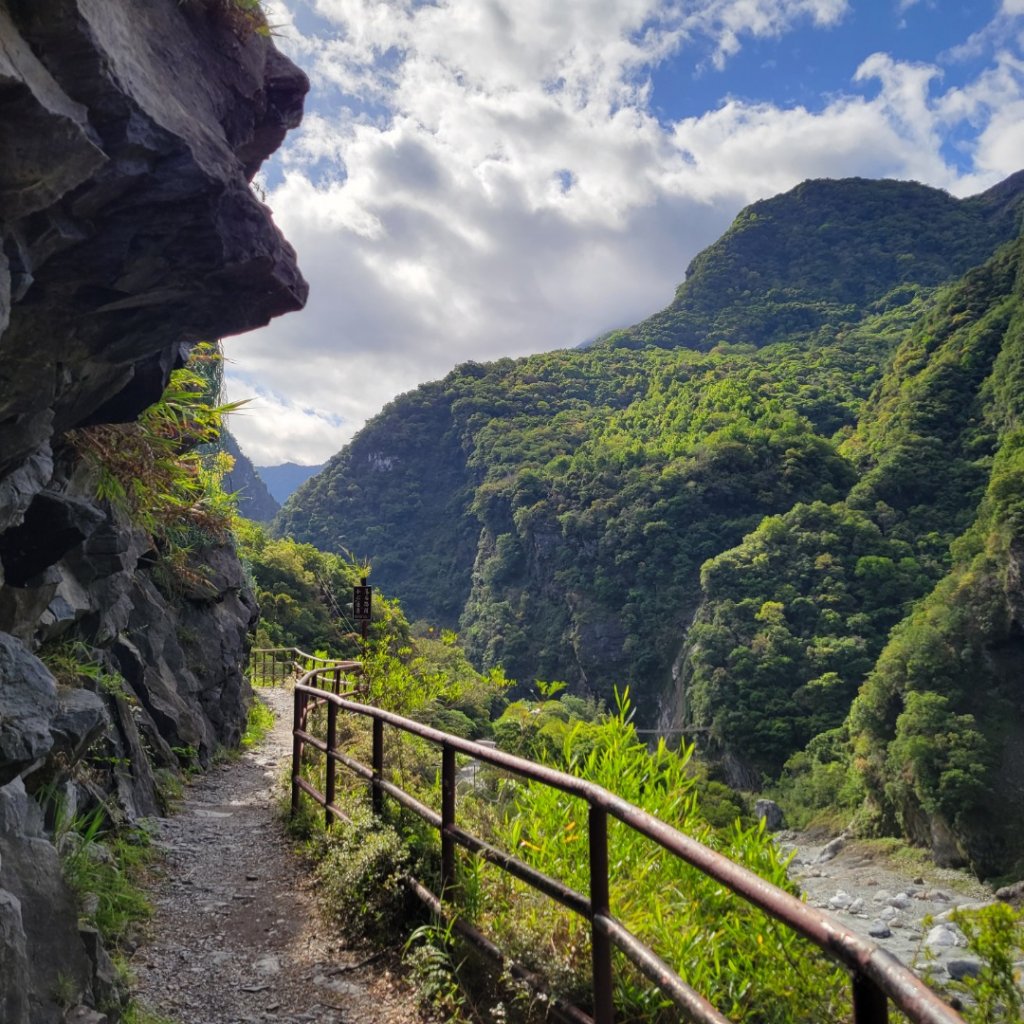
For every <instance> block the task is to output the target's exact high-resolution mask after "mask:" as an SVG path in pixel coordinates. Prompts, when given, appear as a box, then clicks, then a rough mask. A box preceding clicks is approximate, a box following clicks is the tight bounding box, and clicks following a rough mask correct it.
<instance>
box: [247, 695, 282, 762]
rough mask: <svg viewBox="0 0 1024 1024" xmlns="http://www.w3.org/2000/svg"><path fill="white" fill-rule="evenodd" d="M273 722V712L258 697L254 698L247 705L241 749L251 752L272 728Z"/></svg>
mask: <svg viewBox="0 0 1024 1024" xmlns="http://www.w3.org/2000/svg"><path fill="white" fill-rule="evenodd" d="M275 721H276V720H275V718H274V712H273V711H271V710H270V708H269V707H267V705H266V704H264V702H263V701H262V700H260V699H259V697H256V698H254V700H253V702H252V703H251V704H250V705H249V713H248V716H247V718H246V724H245V732H244V733H243V734H242V742H241V745H242V747H243V748H244V749H245V750H251V749H252V748H253V747H255V746H257V745H258V744H259V742H260V741H261V740H262V739H263V738H264V736H266V735H267V733H269V732H270V731H271V730H272V729H273V728H274V723H275Z"/></svg>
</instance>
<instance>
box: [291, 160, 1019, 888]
mask: <svg viewBox="0 0 1024 1024" xmlns="http://www.w3.org/2000/svg"><path fill="white" fill-rule="evenodd" d="M1022 196H1024V173H1021V174H1017V175H1014V176H1013V177H1012V178H1010V179H1007V181H1005V182H1003V183H1001V184H1000V185H998V186H996V187H995V188H993V189H990V190H988V191H987V192H985V193H983V194H982V195H980V196H976V197H972V198H970V199H964V200H958V199H954V198H953V197H951V196H949V195H947V194H946V193H943V192H940V191H939V190H936V189H930V188H927V187H926V186H922V185H917V184H914V183H904V182H869V181H865V180H863V179H849V180H846V181H832V182H828V181H815V182H805V183H804V184H803V185H800V186H798V187H797V188H796V189H794V190H792V191H791V192H789V193H786V194H785V195H782V196H777V197H775V198H773V199H770V200H765V201H764V202H762V203H757V204H754V205H753V206H751V207H748V208H747V209H746V210H744V211H742V212H741V213H740V215H739V216H738V217H737V218H736V221H735V222H734V224H733V226H732V227H731V228H730V229H729V231H728V232H726V234H725V235H724V236H723V237H722V239H720V240H719V241H718V242H716V243H715V244H714V245H712V246H710V247H709V248H708V249H706V250H705V251H704V252H703V253H701V254H700V255H698V256H697V257H696V258H695V259H694V261H693V262H692V264H691V266H690V269H689V272H688V277H687V280H686V281H685V282H684V284H682V285H681V286H680V288H679V290H678V291H677V294H676V298H675V300H674V301H673V303H672V305H671V306H669V308H668V309H666V310H663V311H662V312H661V313H659V314H656V315H655V316H653V317H651V318H649V319H648V320H645V321H643V322H642V323H641V324H638V325H637V326H636V327H633V328H630V329H628V330H625V331H617V332H612V333H611V334H610V335H608V336H606V337H604V338H602V339H599V340H598V341H597V342H596V343H595V344H593V345H591V346H589V347H588V348H586V349H574V350H566V351H559V352H551V353H546V354H543V355H538V356H530V357H527V358H524V359H518V360H512V359H502V360H498V361H496V362H494V363H490V364H485V365H481V364H476V363H467V364H464V365H462V366H460V367H457V368H456V369H455V370H454V371H452V373H450V374H449V375H448V376H447V377H445V378H444V379H443V380H441V381H436V382H432V383H430V384H426V385H423V386H422V387H420V388H417V389H416V390H415V391H412V392H409V393H408V394H406V395H402V396H400V397H399V398H397V399H395V400H394V401H393V402H392V403H390V404H389V405H388V406H387V407H386V408H385V409H384V410H383V411H382V412H381V413H380V414H379V415H378V416H377V417H375V418H374V419H373V420H371V421H370V422H369V423H367V425H366V426H365V427H364V428H363V430H361V431H360V432H359V433H358V434H357V435H356V436H355V438H353V440H352V442H351V443H350V444H349V445H347V446H346V447H345V448H344V449H343V450H342V451H341V452H339V453H338V454H337V455H335V456H334V457H333V458H332V459H331V460H330V461H329V462H328V464H327V466H326V467H325V468H324V470H323V472H322V473H320V474H319V475H318V476H317V477H316V478H315V479H313V480H311V481H308V482H307V483H306V484H305V485H303V486H302V487H300V488H299V490H298V491H297V492H296V493H295V494H294V495H293V496H292V497H291V498H290V499H289V501H288V502H287V503H286V504H285V506H284V508H283V509H282V511H281V513H280V514H279V516H278V518H277V520H276V524H277V529H279V530H281V531H283V532H286V533H289V534H291V535H292V536H294V537H295V538H296V539H298V540H305V541H310V542H312V543H314V544H317V545H318V546H320V547H324V548H327V549H329V550H339V549H341V548H345V549H347V550H351V551H352V552H353V553H355V554H356V555H357V556H359V557H366V558H369V559H370V560H371V562H372V564H373V576H374V582H376V583H378V584H379V585H381V586H382V587H384V588H385V589H386V590H387V591H388V592H389V593H393V594H395V595H397V596H398V597H399V598H401V599H402V601H403V605H404V606H405V608H406V611H407V613H408V614H409V617H410V618H425V619H428V620H431V621H433V622H436V623H439V624H443V625H447V626H452V627H458V628H459V629H460V631H461V633H462V636H463V640H464V642H465V644H466V645H467V649H468V650H469V651H470V653H471V655H472V656H473V657H474V659H475V660H476V661H477V662H478V663H479V664H481V665H483V666H488V665H493V664H499V663H500V664H502V665H504V667H505V668H506V670H507V671H508V673H509V675H510V676H512V677H513V678H517V679H519V680H521V681H522V682H523V684H524V685H525V684H529V683H530V681H531V680H533V679H535V678H541V679H561V680H565V681H566V682H568V683H569V684H570V686H571V687H572V688H573V689H574V690H576V691H578V692H580V693H592V694H596V695H598V696H600V697H603V698H605V699H606V700H610V699H611V698H612V693H613V688H614V687H616V686H618V687H621V686H623V685H625V684H629V685H630V686H631V689H632V693H633V697H634V704H635V706H636V707H637V708H638V714H639V717H640V718H641V719H643V720H646V721H647V722H648V723H654V722H656V721H659V720H660V721H661V722H662V723H663V724H666V725H668V724H676V723H682V724H684V725H699V726H700V727H701V728H702V729H703V730H706V731H704V732H702V733H701V737H702V743H703V747H704V753H705V756H707V757H709V758H711V759H713V760H714V761H715V763H717V764H718V765H719V769H720V770H721V771H722V772H723V773H724V774H725V776H726V777H728V778H730V779H731V780H732V781H734V782H741V783H743V784H744V785H747V786H754V787H756V786H758V785H760V784H761V783H762V781H763V780H764V779H775V778H777V777H779V775H780V773H781V774H783V775H785V773H786V772H789V773H790V775H788V776H786V777H788V778H790V780H791V782H792V784H793V785H794V786H797V785H804V783H803V782H800V781H799V780H810V781H807V782H806V786H805V790H806V792H805V793H804V797H807V799H811V797H809V796H807V794H808V793H816V794H818V796H815V797H814V799H819V798H820V797H821V794H826V796H825V797H824V799H826V800H827V801H831V802H832V804H833V805H834V804H837V803H839V802H841V801H842V800H854V799H857V800H864V801H866V804H867V805H869V806H870V807H871V815H872V817H871V818H870V820H871V821H872V822H873V823H874V824H873V826H872V827H875V828H877V829H879V830H882V831H894V830H901V831H903V832H904V833H905V834H908V835H911V836H913V837H914V838H915V839H917V840H918V841H922V842H927V843H929V844H931V845H932V847H933V849H935V850H936V852H937V854H939V856H940V857H941V858H942V859H944V860H945V861H946V862H956V861H969V862H971V863H973V864H974V865H975V866H976V868H977V869H978V870H979V871H984V872H987V873H992V872H993V871H996V870H1007V869H1009V868H1010V867H1011V866H1012V865H1013V864H1014V863H1015V862H1016V861H1017V860H1018V859H1020V862H1021V864H1022V865H1024V829H1021V830H1019V833H1018V831H1015V829H1016V826H1015V825H1013V823H1012V822H1010V821H1009V818H1007V820H1006V821H1003V820H1001V819H1000V820H998V821H997V820H996V819H998V818H999V817H1000V816H999V814H998V811H997V808H998V805H999V801H1000V800H1003V801H1004V802H1005V801H1010V803H1013V801H1014V800H1016V797H1014V796H1013V794H1014V793H1015V792H1017V790H1015V789H1014V788H1013V787H1015V786H1016V787H1018V788H1021V784H1022V783H1024V772H1021V771H1017V769H1016V768H1015V767H1014V766H1015V765H1017V763H1018V760H1019V758H1017V752H1018V746H1019V747H1020V748H1021V749H1024V706H1022V701H1021V698H1020V697H1019V694H1017V691H1015V690H1014V688H1013V686H1012V685H1011V684H1010V677H1011V676H1012V672H1011V671H1010V669H1009V667H1008V666H1009V665H1010V664H1012V663H1014V659H1015V658H1017V657H1018V651H1017V646H1015V645H1016V644H1017V640H1016V639H1015V637H1017V636H1018V635H1019V634H1020V635H1024V593H1022V592H1021V591H1020V586H1019V579H1020V577H1021V574H1022V572H1024V554H1021V552H1024V513H1021V512H1020V511H1019V508H1018V503H1017V498H1016V496H1017V495H1018V494H1024V464H1022V463H1021V461H1020V458H1019V450H1024V442H1021V441H1020V440H1019V431H1018V429H1017V428H1016V426H1015V424H1016V423H1017V422H1019V416H1020V414H1021V412H1024V410H1018V406H1019V403H1020V401H1021V399H1020V397H1019V396H1022V395H1024V369H1022V368H1021V366H1022V365H1024V364H1022V363H1021V361H1020V352H1021V351H1024V314H1022V313H1021V302H1022V295H1021V292H1022V280H1024V269H1022V266H1024V264H1022V255H1021V251H1022V247H1024V242H1021V241H1020V239H1019V238H1018V235H1019V232H1020V228H1021V213H1022V209H1024V206H1022ZM971 268H975V269H971ZM1017 446H1019V449H1018V447H1017ZM972 531H973V532H972ZM951 542H952V547H951ZM985 558H987V559H988V561H985ZM979 560H980V561H979ZM1015 574H1016V575H1015ZM1015 580H1016V581H1017V582H1014V581H1015ZM951 581H952V582H951ZM943 588H944V589H943ZM972 588H973V589H972ZM953 591H955V592H956V593H957V594H959V595H963V598H962V599H963V601H964V607H963V608H962V609H959V608H958V610H957V614H956V615H954V616H952V617H948V616H944V615H943V614H942V607H943V604H942V602H943V601H947V603H948V595H949V594H950V593H952V592H953ZM1000 594H1002V595H1004V596H1003V597H1002V598H1001V597H999V595H1000ZM935 595H939V596H935ZM942 595H946V596H942ZM915 602H920V604H918V605H916V604H915ZM920 617H923V618H920ZM918 618H920V621H918ZM890 635H891V637H892V638H893V639H892V641H891V643H894V644H895V643H897V638H900V639H899V640H898V645H902V646H898V649H897V648H892V647H891V645H890ZM929 638H930V639H929ZM915 645H916V646H915ZM912 648H913V651H914V653H913V654H912V655H911V654H907V653H906V652H908V651H911V649H912ZM947 650H948V651H949V652H951V653H950V657H949V659H946V660H944V658H945V654H944V653H943V652H946V651H947ZM900 651H902V652H904V653H903V654H901V653H899V652H900ZM907 658H912V659H914V658H916V661H912V665H930V666H932V668H933V669H934V672H935V673H937V675H936V676H935V679H934V680H930V679H929V676H928V673H927V672H921V671H918V670H917V669H916V668H913V669H912V670H911V669H908V667H907V662H906V659H907ZM901 659H903V660H901ZM958 659H959V660H958ZM1016 663H1017V664H1019V660H1018V661H1017V662H1016ZM958 673H967V674H969V675H970V677H971V679H972V680H980V681H981V683H980V684H979V687H978V688H977V690H976V692H972V693H970V692H968V691H969V690H970V687H966V689H965V685H966V684H964V685H961V683H960V682H959V681H958V680H959V676H958ZM1017 689H1018V690H1019V687H1018V688H1017ZM858 692H861V693H862V697H861V698H860V699H858V700H855V698H856V697H857V694H858ZM917 693H926V694H928V696H927V697H924V698H919V697H916V696H912V694H917ZM1000 723H1002V724H1000ZM1007 723H1013V725H1012V730H1013V739H1012V742H1011V743H1009V745H1008V746H1007V745H1006V743H1007V741H1006V737H1005V734H1004V733H1005V728H1004V727H1005V726H1006V724H1007ZM1000 729H1004V732H1003V733H1001V732H1000ZM929 730H930V731H931V732H932V733H934V737H935V738H936V739H935V742H936V743H939V745H940V746H941V745H942V744H943V743H944V744H946V747H945V748H944V749H943V750H942V751H939V753H937V754H935V756H932V754H931V753H929V752H928V751H927V750H925V749H924V748H923V747H922V746H921V744H920V743H919V742H918V738H919V737H920V736H921V735H927V734H928V733H929ZM1015 744H1016V745H1015ZM805 747H806V752H805V750H804V748H805ZM794 758H795V759H796V760H791V759H794ZM800 758H803V760H800ZM1021 763H1024V762H1021ZM908 765H910V766H912V767H913V771H914V773H916V774H914V775H911V774H910V768H908V767H907V766H908ZM784 766H789V767H785V771H783V769H784ZM997 766H999V771H1000V772H1001V773H1002V774H1001V775H1000V774H999V772H997V771H996V768H997ZM993 773H995V774H993ZM793 780H797V781H795V782H794V781H793ZM829 780H831V781H829ZM837 780H838V781H837ZM826 782H827V783H828V784H827V785H826ZM840 782H842V783H843V784H844V785H845V784H846V782H849V785H848V786H847V789H846V790H844V793H845V795H842V794H840V793H839V789H838V788H837V787H838V786H839V784H840ZM829 786H831V787H832V788H831V789H830V788H829ZM858 787H859V788H858ZM979 787H981V788H982V789H984V787H988V791H989V792H990V793H991V794H993V796H992V798H991V799H988V798H986V800H985V801H982V802H979V798H978V794H979V792H981V791H982V790H981V789H979ZM794 792H795V790H794ZM801 792H803V791H801ZM851 794H852V795H851ZM804 797H801V799H804ZM972 801H974V802H975V803H973V804H972ZM975 804H976V805H977V808H980V809H978V810H977V811H976V813H975ZM1007 806H1009V805H1007ZM1013 807H1014V808H1015V810H1014V812H1013V814H1012V815H1010V816H1009V817H1012V818H1013V821H1017V820H1024V807H1021V808H1020V809H1019V810H1020V814H1019V815H1017V813H1016V804H1015V803H1014V804H1013ZM1003 817H1006V816H1005V815H1004V816H1003ZM986 830H988V831H987V832H986ZM989 833H990V834H989Z"/></svg>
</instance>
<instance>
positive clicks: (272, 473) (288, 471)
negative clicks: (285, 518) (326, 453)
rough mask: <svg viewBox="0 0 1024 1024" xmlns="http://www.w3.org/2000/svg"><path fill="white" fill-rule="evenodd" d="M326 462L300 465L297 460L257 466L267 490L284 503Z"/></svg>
mask: <svg viewBox="0 0 1024 1024" xmlns="http://www.w3.org/2000/svg"><path fill="white" fill-rule="evenodd" d="M324 465H325V464H324V463H322V462H321V463H320V465H318V466H300V465H299V464H298V463H297V462H282V463H281V464H280V465H277V466H257V467H256V471H257V472H258V473H259V475H260V477H261V478H262V480H263V482H264V483H265V484H266V486H267V490H268V491H270V493H271V494H272V495H273V496H274V498H275V500H276V501H278V502H279V503H280V504H282V505H283V504H284V503H285V502H286V501H287V500H288V498H289V497H291V495H292V494H293V493H294V492H295V491H296V490H297V489H298V488H299V487H301V486H302V484H304V483H305V482H306V481H307V480H308V479H309V478H310V477H311V476H315V475H316V474H317V473H319V472H320V470H322V469H323V468H324Z"/></svg>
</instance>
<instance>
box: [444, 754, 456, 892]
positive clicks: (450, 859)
mask: <svg viewBox="0 0 1024 1024" xmlns="http://www.w3.org/2000/svg"><path fill="white" fill-rule="evenodd" d="M455 781H456V778H455V751H454V749H453V748H452V747H450V746H449V745H448V744H447V743H445V744H442V746H441V898H442V899H444V898H445V897H446V896H447V895H448V890H449V889H451V887H452V886H453V885H454V884H455V838H454V836H453V835H452V832H451V830H452V829H453V828H454V827H455Z"/></svg>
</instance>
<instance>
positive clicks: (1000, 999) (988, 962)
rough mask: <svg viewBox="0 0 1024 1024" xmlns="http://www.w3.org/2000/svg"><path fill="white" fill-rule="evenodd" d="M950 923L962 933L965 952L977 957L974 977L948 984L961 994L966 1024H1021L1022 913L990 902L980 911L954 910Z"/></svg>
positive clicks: (1023, 997)
mask: <svg viewBox="0 0 1024 1024" xmlns="http://www.w3.org/2000/svg"><path fill="white" fill-rule="evenodd" d="M950 920H952V922H953V923H954V924H955V925H956V926H957V927H958V928H959V929H960V930H961V931H962V932H963V933H964V936H965V937H966V939H967V949H968V950H969V951H970V952H971V953H973V954H974V955H975V956H977V957H978V958H979V960H980V961H981V968H980V969H979V971H978V973H977V974H976V975H974V976H967V977H965V978H964V979H962V980H961V981H954V982H951V983H950V984H949V985H948V988H949V990H950V991H953V992H957V993H961V994H963V995H964V996H965V997H966V998H965V999H964V1000H963V1002H962V1009H961V1013H962V1014H963V1016H964V1019H965V1020H967V1021H968V1024H1021V1022H1022V1021H1024V990H1022V988H1021V969H1020V966H1019V965H1020V962H1021V960H1022V959H1024V913H1022V912H1021V911H1019V910H1014V909H1013V908H1011V907H1009V906H1007V905H1006V904H1005V903H993V904H992V905H991V906H987V907H982V908H981V909H979V910H962V909H957V910H954V911H953V913H952V915H951V917H950Z"/></svg>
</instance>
